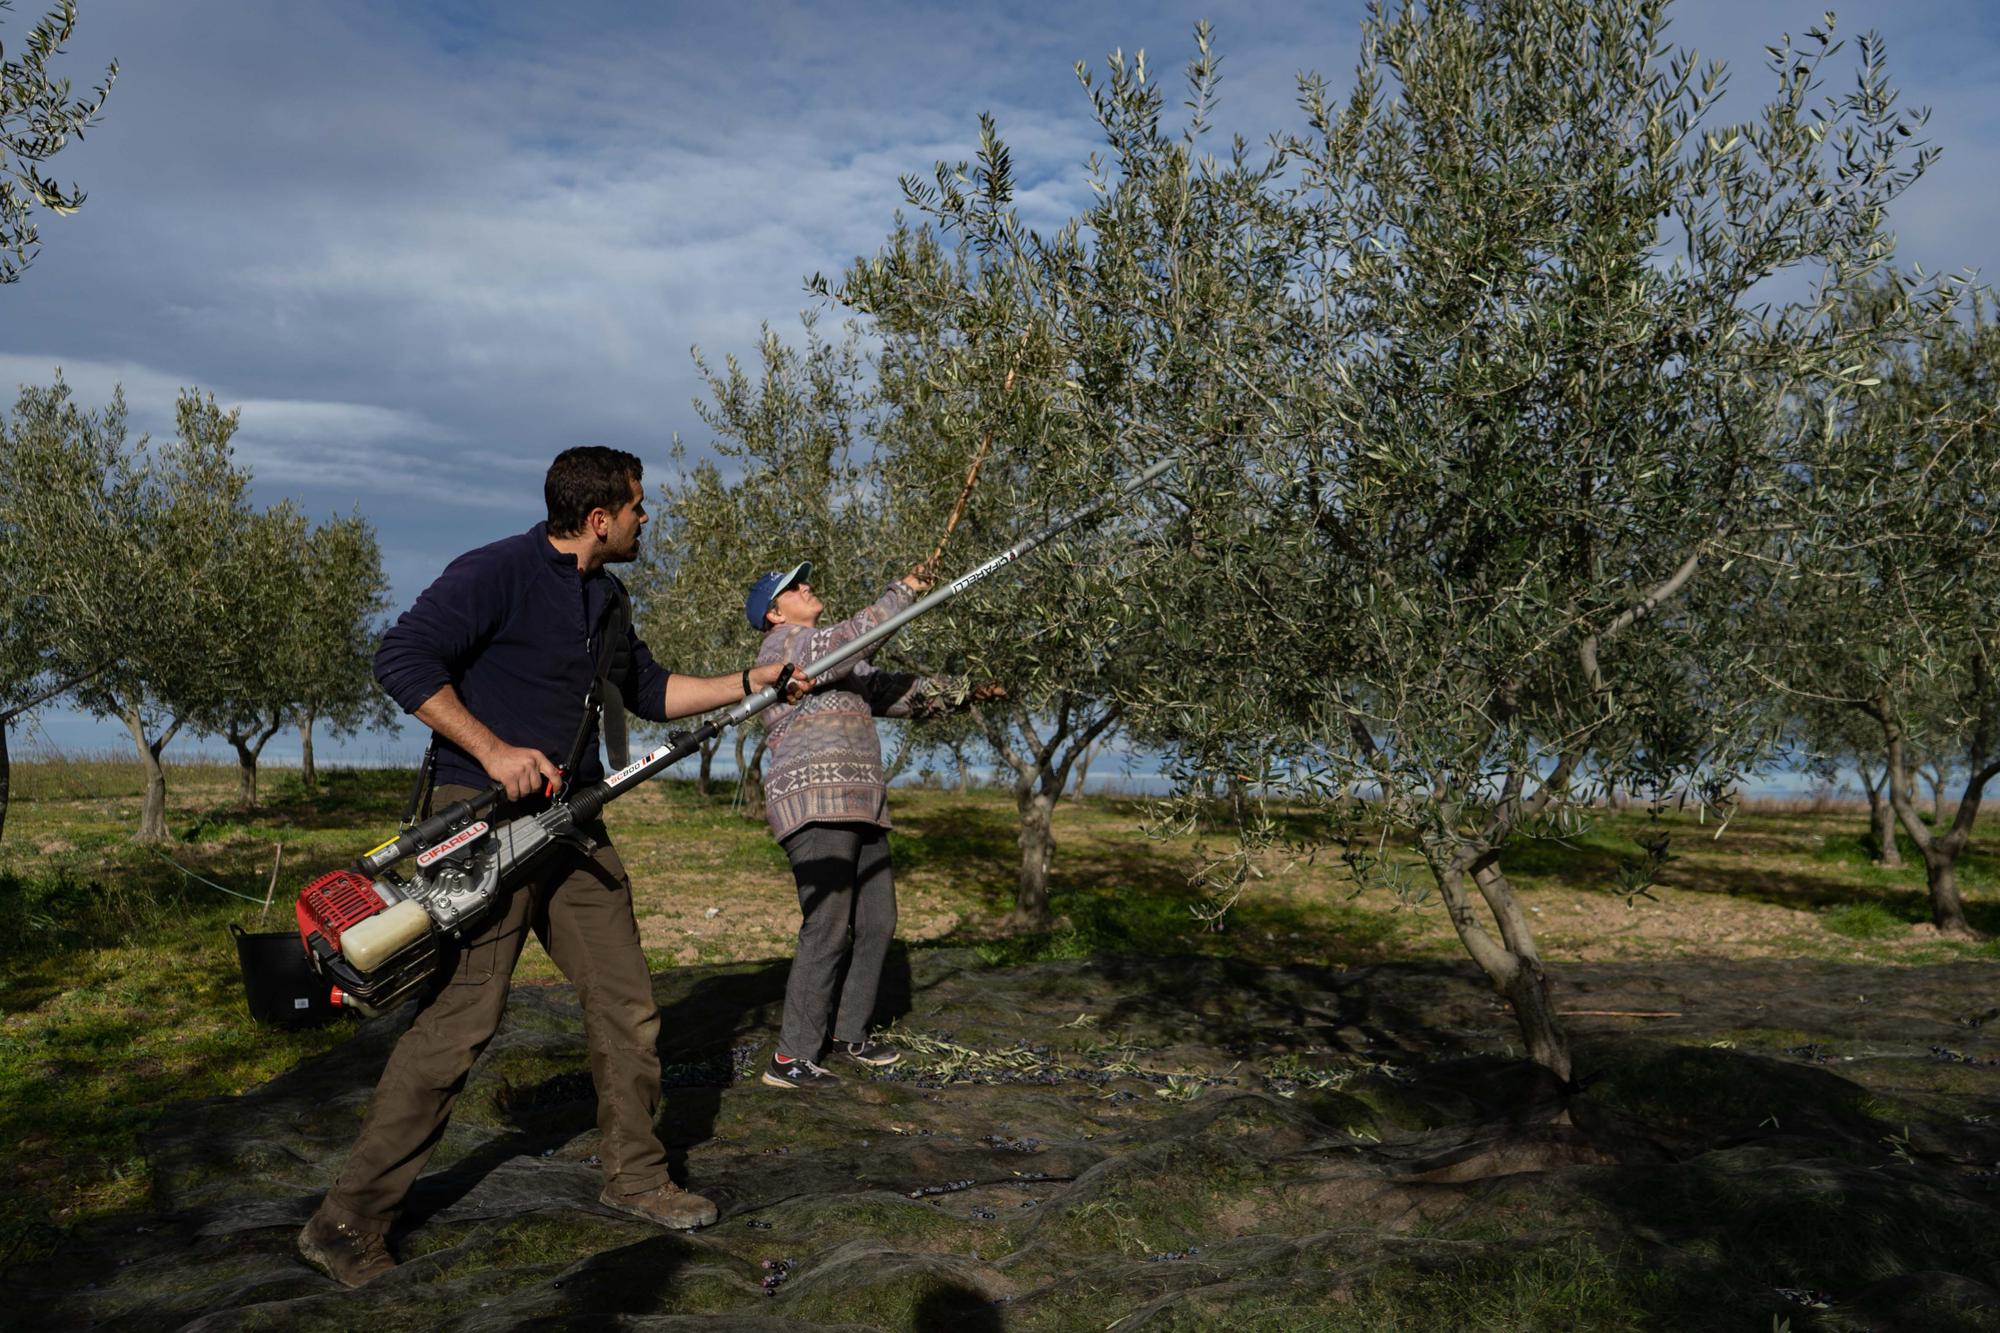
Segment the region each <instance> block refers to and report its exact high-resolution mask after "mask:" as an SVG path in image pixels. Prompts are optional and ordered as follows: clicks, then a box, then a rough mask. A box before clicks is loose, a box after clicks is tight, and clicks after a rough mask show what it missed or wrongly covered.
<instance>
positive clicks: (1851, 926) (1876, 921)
mask: <svg viewBox="0 0 2000 1333" xmlns="http://www.w3.org/2000/svg"><path fill="white" fill-rule="evenodd" d="M1915 919H1921V918H1915ZM1821 920H1822V921H1823V922H1824V923H1825V925H1826V928H1827V929H1828V930H1830V931H1832V932H1833V933H1834V934H1836V935H1845V936H1846V937H1847V938H1849V939H1854V940H1882V939H1889V938H1890V937H1892V936H1900V935H1907V934H1909V933H1910V925H1911V923H1912V920H1913V914H1912V913H1910V912H1909V911H1908V910H1907V909H1905V910H1903V911H1897V910H1895V909H1894V908H1891V907H1889V906H1888V905H1887V904H1884V903H1879V902H1862V903H1854V904H1851V905H1849V906H1847V907H1836V908H1834V909H1833V910H1832V911H1829V912H1828V913H1826V915H1825V916H1824V917H1822V918H1821Z"/></svg>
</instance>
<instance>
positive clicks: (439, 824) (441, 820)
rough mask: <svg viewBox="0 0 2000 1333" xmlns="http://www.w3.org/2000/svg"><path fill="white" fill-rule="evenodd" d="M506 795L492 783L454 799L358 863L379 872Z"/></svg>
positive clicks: (420, 849) (482, 812) (499, 787)
mask: <svg viewBox="0 0 2000 1333" xmlns="http://www.w3.org/2000/svg"><path fill="white" fill-rule="evenodd" d="M506 795H507V789H506V788H504V787H502V786H500V785H499V784H498V783H495V784H494V785H493V786H491V787H488V788H487V789H486V790H485V791H482V792H480V793H479V794H478V795H476V796H468V797H466V798H465V799H464V800H462V801H453V802H452V803H451V804H450V805H448V806H446V807H445V808H444V809H442V810H440V811H438V812H437V813H436V814H434V815H432V816H431V817H430V818H429V819H426V820H424V821H423V822H422V823H420V824H417V825H415V826H413V827H411V828H408V829H405V830H404V831H403V832H402V833H401V834H399V835H398V836H397V837H396V838H394V839H393V840H391V841H389V842H385V843H383V844H382V845H381V846H380V847H377V848H376V849H375V850H374V851H372V852H369V853H367V854H366V855H364V856H363V857H362V858H361V860H360V862H359V864H360V866H361V868H362V869H363V870H364V871H366V872H367V873H369V874H380V873H381V872H382V871H384V870H387V869H388V868H389V867H390V866H392V865H394V864H396V862H398V861H400V860H402V859H403V858H404V857H406V856H409V855H410V854H411V853H413V852H420V851H422V850H423V849H424V848H426V847H428V846H430V845H431V844H432V843H434V842H436V841H437V840H438V839H440V838H442V837H444V836H445V835H446V834H447V833H450V832H451V831H452V830H453V829H455V828H457V827H458V826H459V825H461V824H467V823H470V822H471V821H473V820H475V819H477V818H479V817H480V816H481V815H483V814H485V813H486V812H487V811H488V810H491V809H492V808H493V807H494V806H496V805H498V804H500V801H501V799H502V798H504V797H505V796H506Z"/></svg>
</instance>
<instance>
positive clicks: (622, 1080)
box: [320, 785, 667, 1232]
mask: <svg viewBox="0 0 2000 1333" xmlns="http://www.w3.org/2000/svg"><path fill="white" fill-rule="evenodd" d="M473 790H474V789H473V788H471V787H457V786H450V785H446V786H441V787H439V788H438V789H437V792H436V793H435V796H434V800H435V801H436V803H437V804H439V805H444V804H447V803H449V802H451V801H455V800H459V799H461V798H462V797H466V796H470V795H472V794H473ZM512 812H513V811H512V810H511V809H503V810H501V811H499V812H497V813H496V815H495V816H494V818H495V819H504V818H507V817H508V816H509V815H510V814H511V813H512ZM588 832H589V833H590V835H591V837H592V838H594V839H595V840H596V841H597V843H598V848H597V853H596V855H594V856H591V857H587V858H586V857H580V856H578V855H576V854H575V853H573V852H569V851H556V852H553V853H550V854H549V856H548V859H547V860H546V861H544V862H543V863H542V864H541V865H540V866H539V867H538V868H537V873H536V874H534V875H533V876H531V877H530V878H529V879H528V880H527V881H526V882H525V883H522V884H519V885H517V886H516V887H515V888H514V889H513V890H512V891H511V892H510V893H508V894H507V895H506V897H505V899H504V900H503V901H502V902H501V903H499V904H498V905H497V906H496V907H495V909H494V911H493V914H492V915H491V916H489V917H488V918H487V919H486V921H485V922H484V924H483V925H481V926H480V928H479V929H478V931H477V933H476V934H474V935H473V936H472V938H470V939H469V940H467V941H466V942H465V943H464V945H463V947H461V948H459V949H458V950H456V956H455V957H454V956H453V954H452V953H447V955H446V957H445V959H444V966H445V967H446V968H447V969H449V971H448V973H447V974H446V975H444V976H440V977H439V978H437V980H436V981H435V982H434V983H433V985H432V987H431V988H430V989H429V990H428V991H427V992H426V996H425V999H424V1003H423V1007H422V1008H421V1009H420V1010H419V1011H418V1013H417V1017H416V1021H415V1022H413V1023H411V1024H410V1028H409V1031H407V1032H405V1033H404V1034H403V1036H402V1038H401V1040H399V1041H398V1042H397V1043H396V1048H395V1050H393V1051H392V1052H390V1054H389V1064H388V1067H387V1068H386V1069H384V1070H383V1071H382V1080H381V1082H379V1083H377V1084H376V1085H375V1097H374V1100H373V1101H371V1102H370V1103H369V1106H368V1116H367V1118H366V1119H365V1120H363V1121H362V1124H361V1137H360V1140H359V1141H358V1142H357V1143H356V1144H355V1145H354V1151H353V1152H351V1153H349V1154H348V1158H347V1165H346V1166H345V1168H344V1169H342V1171H341V1173H340V1178H339V1179H338V1180H337V1181H335V1182H334V1186H333V1188H332V1190H330V1191H329V1192H328V1193H327V1196H326V1201H325V1202H324V1203H323V1204H321V1205H320V1211H321V1212H322V1213H324V1214H326V1215H327V1216H328V1217H329V1218H331V1219H332V1220H334V1221H336V1222H344V1223H346V1224H347V1225H348V1226H350V1227H353V1228H355V1229H357V1230H360V1231H378V1232H379V1231H387V1230H388V1229H389V1227H390V1225H391V1224H392V1223H393V1222H394V1221H395V1219H396V1217H397V1216H398V1214H399V1213H400V1212H401V1211H402V1206H403V1198H404V1196H405V1195H407V1194H408V1193H409V1192H410V1186H411V1185H413V1184H415V1183H416V1179H417V1176H418V1175H419V1174H420V1173H421V1172H422V1171H423V1169H424V1163H425V1162H426V1161H428V1160H429V1158H430V1155H431V1150H432V1149H433V1148H435V1147H436V1146H437V1144H438V1140H439V1139H441V1138H442V1137H443V1136H444V1128H445V1122H446V1120H448V1119H449V1118H450V1116H451V1108H452V1104H453V1103H454V1102H456V1101H457V1100H458V1095H459V1093H460V1092H462V1091H464V1089H465V1081H466V1075H467V1074H468V1073H470V1072H471V1069H472V1065H473V1062H474V1061H475V1060H477V1059H478V1058H479V1053H480V1052H481V1051H483V1050H485V1049H486V1044H487V1043H488V1042H489V1041H491V1040H492V1039H493V1034H494V1032H495V1031H497V1030H498V1029H499V1027H500V1015H501V1012H502V1011H503V1010H504V1009H505V1008H506V1007H507V989H508V982H509V980H510V979H511V977H512V976H513V972H514V964H515V962H516V961H517V960H518V959H519V958H520V956H521V946H522V945H524V944H526V943H527V939H528V932H529V931H530V930H532V931H534V932H535V936H536V938H538V939H539V940H541V942H542V947H543V948H545V949H547V950H548V952H549V957H550V958H552V959H554V960H555V964H556V966H557V967H559V968H561V969H562V971H563V975H564V976H566V977H568V978H569V979H570V982H571V984H572V985H574V986H575V987H576V995H577V1001H578V1003H579V1005H580V1006H581V1007H582V1009H583V1031H584V1039H585V1042H586V1044H587V1045H588V1047H589V1050H590V1076H591V1081H592V1082H593V1083H595V1084H596V1085H597V1127H598V1130H599V1131H600V1133H601V1135H602V1146H601V1147H600V1148H599V1155H600V1156H601V1157H602V1159H603V1162H604V1175H605V1178H606V1184H607V1186H608V1188H609V1189H610V1190H611V1191H612V1192H613V1193H615V1194H638V1193H642V1192H643V1191H645V1190H649V1189H652V1188H655V1187H656V1186H658V1185H660V1184H661V1183H662V1182H663V1181H665V1180H666V1179H667V1152H666V1149H665V1147H663V1146H662V1145H661V1143H660V1138H659V1135H658V1134H657V1133H656V1132H655V1130H654V1128H653V1117H654V1114H655V1113H656V1112H657V1111H658V1110H659V1107H660V1056H659V1050H658V1048H657V1045H656V1042H657V1040H658V1037H659V1032H660V1011H659V1007H658V1005H657V1004H656V1003H655V1001H654V999H653V978H652V975H651V973H650V972H649V971H648V970H647V967H646V953H645V950H644V949H643V948H641V947H640V944H639V928H638V925H637V923H636V922H635V921H634V920H633V916H632V885H631V881H630V880H629V879H627V878H626V875H625V866H624V863H623V862H622V861H620V860H619V859H618V853H617V852H616V851H614V850H612V847H611V845H610V839H609V837H608V836H607V835H606V834H605V832H604V828H603V826H602V825H601V824H600V825H594V826H592V827H591V828H590V829H589V830H588Z"/></svg>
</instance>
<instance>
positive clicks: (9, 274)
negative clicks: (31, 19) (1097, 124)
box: [0, 0, 118, 283]
mask: <svg viewBox="0 0 2000 1333" xmlns="http://www.w3.org/2000/svg"><path fill="white" fill-rule="evenodd" d="M12 8H13V5H12V4H11V3H9V0H0V13H5V12H6V11H7V10H10V9H12ZM75 33H76V4H75V0H59V2H58V3H57V5H56V6H55V8H53V9H51V10H49V12H48V13H46V14H44V15H43V16H42V17H41V18H40V19H39V20H37V21H36V23H35V25H34V26H33V27H32V28H30V29H28V33H27V37H26V39H25V40H22V41H19V42H15V43H10V44H9V45H12V46H13V48H14V51H15V52H16V54H15V56H14V57H13V58H12V59H0V283H7V282H15V281H18V280H19V279H20V277H21V273H22V271H23V270H25V269H26V268H27V267H28V265H29V264H31V263H33V262H34V258H35V254H36V252H37V251H38V250H39V249H40V248H41V237H40V234H39V231H38V229H37V227H36V225H35V215H36V213H37V212H38V211H39V210H43V209H46V210H48V211H49V212H51V213H55V214H58V215H61V214H68V213H74V212H75V211H76V210H77V209H79V208H81V207H83V199H84V196H83V191H82V190H80V189H78V188H76V187H75V186H73V185H72V186H70V187H69V188H67V189H65V188H64V187H63V186H62V185H61V184H59V183H58V182H56V181H55V180H53V179H51V178H50V177H48V176H46V175H44V174H42V172H43V168H44V167H45V166H47V164H48V162H49V160H50V159H51V158H53V157H54V156H55V155H56V154H57V153H59V152H61V151H62V150H63V149H64V148H65V147H66V146H68V144H69V143H70V141H71V140H73V139H81V138H82V137H83V132H84V130H85V129H86V128H87V127H89V126H90V125H91V124H93V123H94V122H95V121H96V120H97V115H98V113H99V112H100V111H102V110H103V109H104V99H105V97H106V96H107V95H108V94H109V93H110V91H111V83H112V81H113V80H114V79H116V78H117V77H118V62H117V61H115V60H114V61H113V62H111V64H110V66H109V67H108V68H107V69H106V70H105V71H104V82H103V83H101V84H99V85H98V86H97V88H96V89H95V91H94V92H93V93H92V94H91V95H90V96H88V97H82V98H72V97H71V95H70V81H69V80H68V79H66V78H63V77H61V76H60V75H59V74H58V73H56V72H55V70H53V69H52V68H51V62H52V61H53V60H54V59H55V58H56V57H57V56H59V55H61V54H62V51H63V48H64V47H65V46H66V45H67V44H68V43H69V40H70V38H71V37H72V36H74V35H75Z"/></svg>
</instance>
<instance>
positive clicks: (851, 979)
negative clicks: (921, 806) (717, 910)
mask: <svg viewBox="0 0 2000 1333" xmlns="http://www.w3.org/2000/svg"><path fill="white" fill-rule="evenodd" d="M780 845H781V846H782V847H783V848H784V849H785V854H786V855H787V856H789V857H791V858H792V876H793V878H795V879H796V880H798V885H799V916H800V921H799V949H798V953H797V954H796V955H795V956H794V957H793V959H792V973H791V977H790V978H789V979H788V980H787V981H786V982H785V1023H784V1027H783V1028H782V1029H780V1030H779V1033H778V1054H780V1055H782V1056H786V1057H788V1058H790V1059H793V1060H817V1059H819V1056H820V1051H821V1049H822V1048H824V1047H825V1045H826V1026H827V1020H828V1018H829V1017H831V1018H832V1020H833V1039H834V1040H835V1041H865V1040H867V1037H868V1021H869V1019H870V1017H871V1016H873V1014H874V1012H875V990H876V987H877V986H879V985H880V984H881V981H882V963H883V960H884V959H886V958H887V957H888V956H889V941H890V940H891V939H893V938H894V937H895V934H896V879H895V875H894V874H893V873H892V872H891V870H890V868H889V830H887V829H885V828H882V827H880V826H878V825H875V824H807V825H806V826H805V827H804V828H802V829H800V830H798V831H797V832H796V833H793V834H792V835H791V836H790V837H788V838H786V839H785V840H784V842H783V843H781V844H780ZM836 992H838V995H839V1004H838V1007H837V1008H836V1006H835V993H836Z"/></svg>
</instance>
